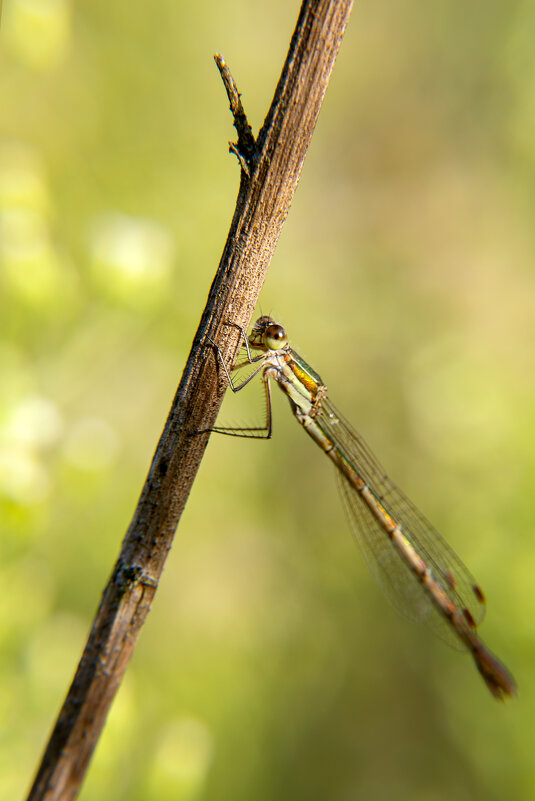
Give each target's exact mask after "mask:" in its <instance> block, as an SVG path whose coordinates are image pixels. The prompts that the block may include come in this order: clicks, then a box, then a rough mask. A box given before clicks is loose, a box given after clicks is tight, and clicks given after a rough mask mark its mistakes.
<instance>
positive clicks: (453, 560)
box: [316, 399, 485, 648]
mask: <svg viewBox="0 0 535 801" xmlns="http://www.w3.org/2000/svg"><path fill="white" fill-rule="evenodd" d="M316 420H317V422H318V423H319V424H320V425H321V427H322V428H323V429H324V430H325V433H326V434H327V436H328V437H329V438H330V439H331V440H332V441H333V442H334V443H335V444H336V445H337V446H338V447H339V448H340V450H341V451H342V452H343V453H344V455H345V456H346V457H347V458H348V459H349V461H350V462H351V463H352V465H353V467H354V469H355V470H356V472H357V473H358V474H359V475H360V477H361V478H362V479H363V481H364V482H365V483H366V484H367V486H368V487H369V488H370V490H371V491H372V493H373V494H374V495H375V497H376V498H377V500H378V501H379V502H380V504H381V506H382V507H384V509H385V510H386V512H387V513H388V514H389V515H390V517H391V518H392V519H393V520H394V522H395V523H396V524H397V525H399V526H400V527H401V529H402V532H403V534H404V536H405V537H406V538H407V539H408V540H409V542H410V544H411V545H412V547H413V548H414V549H415V551H416V552H417V554H418V555H419V556H420V558H421V559H422V560H423V561H424V562H425V563H426V565H427V566H428V567H429V568H430V569H431V571H432V574H433V577H434V579H435V581H436V582H438V584H439V585H440V586H441V588H442V589H443V590H444V592H445V593H446V595H447V596H448V597H449V599H450V600H451V601H452V602H453V603H454V604H455V605H456V606H457V608H458V609H459V610H460V611H461V612H462V613H463V614H464V616H465V617H466V618H467V620H468V621H469V622H470V623H471V625H473V626H474V627H475V626H476V625H477V624H478V623H480V622H481V620H482V619H483V616H484V613H485V599H484V596H483V593H482V591H481V589H480V588H479V585H478V584H477V582H476V580H475V579H474V577H473V576H472V574H471V573H470V571H469V570H468V568H467V567H466V566H465V565H464V564H463V563H462V561H461V560H460V559H459V557H458V556H457V555H456V553H455V552H454V551H453V549H452V548H451V547H450V546H449V545H448V544H447V542H446V541H445V540H444V539H443V538H442V537H441V536H440V534H439V533H438V532H437V531H436V530H435V529H434V528H433V526H432V525H431V523H430V522H429V521H428V520H427V519H426V518H425V517H424V515H423V514H422V513H421V512H420V511H419V510H418V509H417V508H416V506H414V504H413V503H412V502H411V501H410V500H409V499H408V498H407V497H406V496H405V495H404V494H403V493H402V492H401V490H400V489H398V487H397V486H396V485H395V484H394V482H393V481H391V480H390V479H389V478H388V476H387V475H386V473H385V471H384V469H383V468H382V466H381V465H380V463H379V462H378V461H377V459H376V458H375V456H374V455H373V454H372V452H371V450H370V449H369V447H368V446H367V444H366V443H365V442H364V440H363V439H362V438H361V437H360V436H359V435H358V434H357V433H356V432H355V431H354V430H353V428H352V427H351V426H350V424H349V423H348V422H347V421H346V420H345V419H344V418H343V417H342V415H340V413H339V412H338V411H337V410H336V409H335V407H334V406H333V405H332V404H331V402H330V401H329V400H328V399H326V400H325V401H323V402H322V405H321V408H320V410H319V412H318V414H317V417H316ZM337 473H338V480H339V485H340V492H341V495H342V498H343V501H344V505H345V508H346V511H347V514H348V517H349V522H350V525H351V528H352V531H353V533H354V534H355V537H356V539H357V541H358V543H359V545H360V547H361V548H362V550H363V552H364V556H365V558H366V561H367V562H368V564H369V566H370V569H371V571H372V573H373V574H374V575H375V577H376V578H377V579H378V581H379V583H380V585H381V586H382V587H383V588H384V590H385V592H386V595H387V596H388V597H389V599H390V600H391V601H392V602H393V604H394V606H396V608H397V609H399V610H400V612H402V613H403V614H404V615H406V616H408V617H411V618H413V619H417V620H420V621H423V622H425V623H427V624H428V625H430V626H431V627H432V628H433V629H434V630H435V631H436V633H437V634H438V635H439V636H440V637H442V639H444V640H446V641H447V642H448V643H449V644H450V645H453V646H454V647H456V648H462V647H463V646H462V644H461V642H460V640H459V638H458V637H457V635H456V634H455V631H454V629H453V628H452V627H451V625H450V623H449V621H448V620H447V618H446V617H445V616H444V615H443V614H441V613H440V612H439V611H438V609H437V607H436V606H435V604H434V603H433V602H432V601H431V599H430V598H429V595H428V594H427V592H426V590H425V589H424V587H423V586H422V584H421V583H420V582H419V581H418V579H417V577H416V576H415V575H414V573H413V572H412V571H411V569H410V568H409V566H408V565H407V564H406V562H405V561H404V559H403V557H402V556H401V554H400V553H399V551H398V550H397V549H396V548H395V547H394V545H393V544H392V542H391V540H390V538H389V537H388V535H387V533H386V532H385V530H384V529H383V528H382V527H381V525H380V523H379V522H378V521H377V519H376V518H375V517H374V515H373V514H372V512H371V511H370V509H369V507H368V506H367V504H366V503H365V501H364V500H363V499H362V497H361V495H360V494H359V492H358V491H357V490H356V489H355V488H354V487H353V485H352V484H351V483H350V482H349V481H348V480H347V479H346V478H345V477H344V476H343V475H342V473H340V471H337Z"/></svg>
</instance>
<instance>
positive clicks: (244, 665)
mask: <svg viewBox="0 0 535 801" xmlns="http://www.w3.org/2000/svg"><path fill="white" fill-rule="evenodd" d="M298 8H299V3H298V2H297V1H296V2H291V3H288V2H287V0H276V1H275V0H273V1H272V2H270V3H261V2H254V3H251V2H249V1H247V2H246V0H230V2H225V3H218V2H213V0H208V2H206V3H203V4H193V3H184V2H183V3H176V2H171V0H167V2H166V1H165V0H161V2H156V3H152V4H151V5H150V6H149V5H147V4H133V3H127V2H126V1H125V0H118V2H115V3H113V4H110V3H104V2H102V0H93V2H91V3H83V4H77V5H76V4H74V3H71V2H69V0H9V1H8V2H7V3H5V4H4V9H3V18H2V25H1V29H0V30H1V36H0V75H1V81H0V103H1V120H0V260H1V270H0V302H1V326H0V373H1V383H0V504H1V544H0V548H1V555H0V580H1V586H2V592H1V594H0V660H1V666H2V682H1V683H0V742H1V748H0V798H1V799H9V800H10V801H11V799H15V798H21V797H22V796H23V795H24V793H25V791H26V790H27V788H28V786H29V784H30V782H31V780H32V777H33V774H34V771H35V769H36V766H37V762H38V760H39V758H40V756H41V753H42V749H43V747H44V744H45V741H46V738H47V736H48V732H49V730H50V727H51V726H52V724H53V721H54V720H55V717H56V714H57V712H58V709H59V707H60V704H61V702H62V700H63V698H64V695H65V691H66V688H67V686H68V683H69V682H70V679H71V677H72V674H73V671H74V669H75V666H76V664H77V661H78V659H79V656H80V653H81V649H82V647H83V644H84V642H85V639H86V636H87V633H88V629H89V626H90V623H91V620H92V616H93V614H94V611H95V608H96V606H97V604H98V601H99V597H100V593H101V591H102V588H103V587H104V585H105V582H106V580H107V578H108V575H109V572H110V570H111V566H112V564H113V562H114V559H115V557H116V556H117V553H118V550H119V547H120V542H121V539H122V537H123V534H124V532H125V530H126V528H127V525H128V523H129V520H130V517H131V514H132V511H133V509H134V506H135V503H136V501H137V497H138V494H139V491H140V488H141V486H142V483H143V480H144V478H145V475H146V471H147V469H148V466H149V463H150V459H151V456H152V453H153V450H154V447H155V444H156V441H157V438H158V436H159V434H160V432H161V429H162V427H163V424H164V421H165V417H166V414H167V411H168V408H169V406H170V403H171V399H172V397H173V393H174V391H175V388H176V385H177V383H178V380H179V378H180V375H181V371H182V368H183V365H184V361H185V357H186V355H187V353H188V350H189V346H190V343H191V340H192V337H193V334H194V331H195V329H196V326H197V324H198V320H199V317H200V312H201V310H202V308H203V304H204V302H205V299H206V296H207V292H208V289H209V286H210V283H211V281H212V277H213V274H214V271H215V268H216V266H217V263H218V260H219V257H220V254H221V251H222V248H223V244H224V241H225V237H226V234H227V230H228V226H229V223H230V219H231V215H232V212H233V209H234V203H235V197H236V192H237V186H238V178H239V173H238V167H237V163H236V160H235V159H234V158H233V157H230V156H229V155H228V154H227V141H228V139H229V138H232V137H233V136H234V130H233V128H232V126H231V118H230V114H229V112H228V104H227V99H226V96H225V93H224V89H223V86H222V84H221V80H220V78H219V75H218V72H217V69H216V67H215V65H214V63H213V60H212V55H213V53H214V51H216V50H222V52H223V53H224V54H225V56H226V58H227V60H228V62H229V64H230V67H231V69H232V71H233V73H234V76H235V78H236V80H237V82H238V85H239V88H240V91H241V92H242V93H243V100H244V103H245V107H246V110H247V113H248V115H249V119H250V122H251V124H252V125H253V127H254V129H255V130H258V128H259V126H260V125H261V123H262V121H263V117H264V114H265V113H266V111H267V109H268V105H269V103H270V101H271V98H272V94H273V91H274V88H275V84H276V81H277V79H278V76H279V73H280V69H281V66H282V63H283V60H284V57H285V54H286V50H287V46H288V42H289V38H290V35H291V32H292V30H293V26H294V24H295V20H296V18H297V13H298ZM534 25H535V12H534V6H533V3H529V2H508V1H507V0H496V2H494V3H491V4H489V3H487V2H483V0H472V2H468V3H455V2H453V0H436V2H434V3H429V4H425V3H421V2H416V0H405V2H384V0H383V1H382V2H381V0H379V2H371V0H368V1H366V0H361V2H360V3H357V4H356V7H355V9H354V12H353V17H352V20H351V23H350V26H349V29H348V31H347V34H346V37H345V40H344V43H343V46H342V50H341V53H340V56H339V59H338V62H337V65H336V68H335V71H334V73H333V77H332V81H331V85H330V88H329V91H328V94H327V98H326V101H325V104H324V108H323V110H322V114H321V117H320V121H319V124H318V128H317V131H316V134H315V137H314V140H313V143H312V147H311V149H310V153H309V157H308V159H307V161H306V163H305V167H304V170H303V174H302V179H301V183H300V186H299V189H298V192H297V195H296V198H295V202H294V204H293V208H292V210H291V213H290V215H289V218H288V221H287V224H286V226H285V229H284V232H283V235H282V237H281V241H280V244H279V246H278V249H277V252H276V255H275V258H274V260H273V264H272V268H271V271H270V273H269V277H268V279H267V281H266V284H265V287H264V290H263V293H262V296H261V311H262V312H263V313H271V314H272V315H274V316H276V317H277V318H279V319H280V320H281V321H282V322H283V323H284V325H285V326H286V328H287V330H288V332H289V334H290V336H291V338H292V341H293V342H294V343H295V345H296V347H297V349H298V350H299V351H300V352H302V353H303V355H304V356H305V357H306V358H307V359H308V360H309V362H310V363H311V364H312V365H313V366H314V367H315V369H316V370H318V371H319V372H320V374H321V375H322V377H323V378H324V380H325V381H326V383H327V384H328V386H329V387H330V389H331V396H332V398H333V399H334V401H335V402H336V404H337V405H338V406H339V408H340V409H341V410H342V411H344V413H345V414H346V416H347V417H348V418H349V419H350V420H351V421H352V422H353V423H354V424H355V426H356V427H357V429H358V430H359V431H360V432H361V433H363V434H364V435H365V436H366V438H367V440H368V441H369V442H370V443H371V444H372V446H373V448H374V450H375V451H376V453H377V454H378V455H379V457H380V459H381V460H382V461H383V463H384V464H385V465H386V466H387V468H388V470H389V472H390V473H391V475H392V476H393V477H394V478H395V479H396V480H397V481H398V483H400V484H401V486H402V487H403V488H404V489H405V490H406V492H407V493H408V494H409V495H410V496H411V497H412V498H413V499H414V500H415V501H416V503H417V504H418V505H419V506H420V507H421V508H422V509H423V510H424V511H425V513H426V514H427V515H428V516H429V517H430V518H431V519H432V520H433V521H434V522H435V524H436V526H437V528H439V530H441V531H442V532H444V534H445V536H446V538H447V539H448V540H449V542H450V543H451V544H452V545H453V547H454V548H455V549H456V550H457V551H458V552H459V554H460V555H461V557H462V558H463V560H464V561H465V562H466V563H467V564H468V565H469V566H470V567H471V569H472V570H473V572H474V573H475V575H476V576H477V578H478V580H479V581H480V583H481V585H482V586H483V587H484V589H485V591H486V593H487V596H488V601H489V613H488V619H487V621H486V623H485V624H484V626H483V629H482V635H483V639H484V640H486V641H488V643H489V645H490V646H491V648H492V649H493V650H495V651H496V653H497V654H498V655H499V656H500V657H502V658H503V659H504V661H505V662H506V663H507V664H508V665H509V666H510V667H511V669H512V671H513V672H514V673H515V675H516V678H517V680H518V682H519V688H520V690H519V698H518V700H517V701H512V702H509V703H507V704H505V705H499V704H497V703H496V702H495V701H493V699H492V698H491V696H490V695H489V693H488V691H487V690H486V688H485V686H484V685H483V682H482V681H481V680H480V678H479V676H478V675H477V673H476V670H475V668H474V667H473V665H472V662H471V660H470V659H469V658H468V657H467V656H460V655H459V654H457V653H455V652H454V651H453V650H451V649H449V648H447V647H446V646H444V645H443V644H442V643H441V642H440V641H438V640H435V639H434V638H433V637H432V636H431V635H430V634H428V632H427V630H425V629H423V628H420V627H418V626H415V625H412V624H410V623H407V622H405V621H404V620H403V618H402V617H400V616H398V615H397V614H396V613H395V611H393V610H392V608H391V607H390V605H389V604H388V603H387V601H385V599H384V597H383V595H382V593H381V592H380V590H379V589H378V588H377V587H376V585H375V583H374V582H373V579H372V578H371V577H370V575H369V574H368V571H367V568H366V566H365V564H364V561H363V559H362V558H361V555H360V553H359V552H358V550H357V549H356V548H355V546H354V543H353V542H352V538H351V535H350V533H349V530H348V527H347V525H346V522H345V520H344V516H343V512H342V508H341V503H340V502H339V498H338V497H337V493H336V489H335V481H334V477H333V475H332V469H331V467H330V465H329V463H328V460H327V459H325V458H324V457H322V455H321V453H320V452H319V451H317V449H316V448H315V446H314V444H313V443H312V442H311V441H309V440H308V438H307V437H306V436H305V435H304V434H303V432H302V431H301V430H300V429H299V426H298V425H296V423H295V421H294V420H293V419H292V417H291V414H290V413H289V410H288V408H287V403H286V401H285V400H284V399H282V398H280V399H279V398H278V397H276V398H275V434H274V439H273V440H272V441H271V442H247V441H243V440H241V441H240V440H232V439H230V438H225V437H219V438H217V437H212V440H211V442H210V445H209V448H208V450H207V453H206V457H205V459H204V462H203V464H202V467H201V471H200V474H199V477H198V480H197V481H196V483H195V486H194V489H193V492H192V495H191V498H190V501H189V503H188V506H187V509H186V512H185V514H184V516H183V519H182V522H181V525H180V528H179V532H178V536H177V538H176V542H175V546H174V549H173V551H172V553H171V554H170V556H169V559H168V563H167V567H166V571H165V573H164V576H163V580H162V583H161V586H160V589H159V592H158V594H157V597H156V600H155V603H154V606H153V610H152V612H151V614H150V616H149V618H148V620H147V623H146V626H145V628H144V630H143V633H142V636H141V639H140V641H139V644H138V647H137V649H136V652H135V655H134V657H133V660H132V663H131V665H130V667H129V669H128V672H127V675H126V678H125V681H124V684H123V686H122V688H121V690H120V692H119V695H118V697H117V699H116V702H115V704H114V706H113V709H112V712H111V714H110V717H109V720H108V724H107V727H106V730H105V733H104V735H103V738H102V740H101V742H100V744H99V747H98V749H97V752H96V755H95V758H94V761H93V763H92V765H91V768H90V771H89V774H88V777H87V780H86V782H85V785H84V788H83V791H82V793H81V798H82V799H83V801H93V799H95V800H96V799H98V800H99V801H111V799H114V801H118V800H119V799H133V800H134V801H137V800H138V799H139V800H140V801H141V799H143V801H152V799H158V801H168V800H169V801H170V800H171V799H173V801H182V800H189V799H207V800H209V801H219V799H221V800H223V799H225V800H226V799H229V798H232V799H233V800H234V801H240V800H241V799H244V800H245V799H252V798H254V799H256V801H261V800H262V799H266V800H267V799H274V798H277V799H292V800H295V799H306V800H307V801H315V800H316V799H318V801H320V799H321V800H322V801H325V800H326V799H328V800H329V801H330V800H331V799H332V800H333V801H335V800H336V801H348V799H360V798H362V799H366V800H367V801H383V799H384V800H385V801H392V800H393V799H395V800H396V801H404V800H405V799H411V801H415V800H417V799H425V800H426V801H443V800H446V799H452V798H455V799H456V800H457V801H464V799H470V800H471V801H474V799H490V800H491V801H492V800H493V799H504V798H507V799H526V800H527V799H533V797H535V765H534V760H533V737H534V733H535V726H534V721H535V688H534V679H535V676H534V667H535V647H534V646H535V639H534V635H535V593H534V590H533V586H534V585H533V576H534V575H535V538H534V507H535V502H534V489H533V487H534V478H535V447H534V442H535V416H534V405H535V371H534V367H535V305H534V300H535V270H534V267H533V264H534V259H535V228H534V226H533V212H534V189H535V137H534V135H533V131H534V124H535V106H534V104H533V97H534V90H535V77H534V76H535V48H534V47H533V30H534ZM279 394H280V393H279ZM250 398H251V399H250V405H249V400H247V404H248V405H247V408H246V409H243V407H242V406H241V405H240V403H239V400H237V401H236V405H235V404H234V398H230V399H227V401H226V402H225V408H224V411H223V413H222V417H221V420H222V421H223V420H224V422H226V423H227V424H229V423H230V424H231V423H232V422H240V417H241V416H244V417H245V419H247V420H250V421H252V420H258V417H259V415H260V416H261V414H262V403H261V401H260V400H259V395H258V394H256V393H255V392H253V391H252V392H251V393H250ZM238 409H239V411H238Z"/></svg>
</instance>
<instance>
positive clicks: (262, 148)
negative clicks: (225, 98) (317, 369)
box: [28, 0, 352, 801]
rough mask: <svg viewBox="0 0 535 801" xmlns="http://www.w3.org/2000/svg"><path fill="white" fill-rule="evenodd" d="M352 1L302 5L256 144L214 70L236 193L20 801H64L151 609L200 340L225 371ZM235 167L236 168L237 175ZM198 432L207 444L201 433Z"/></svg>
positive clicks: (197, 417)
mask: <svg viewBox="0 0 535 801" xmlns="http://www.w3.org/2000/svg"><path fill="white" fill-rule="evenodd" d="M351 7H352V0H303V4H302V6H301V10H300V13H299V18H298V21H297V25H296V28H295V31H294V34H293V37H292V41H291V44H290V49H289V52H288V56H287V58H286V62H285V64H284V67H283V70H282V73H281V77H280V79H279V83H278V85H277V88H276V91H275V96H274V99H273V101H272V104H271V107H270V109H269V112H268V115H267V117H266V121H265V123H264V125H263V127H262V129H261V131H260V134H259V136H258V139H257V141H256V142H255V141H254V138H253V135H252V133H251V129H250V127H249V125H248V123H247V118H246V116H245V113H244V112H243V108H242V106H241V102H240V101H239V95H238V93H237V90H236V91H235V93H234V89H233V88H232V87H234V88H235V84H234V82H233V81H232V79H231V78H230V80H228V78H229V76H230V73H229V72H228V68H227V67H226V65H225V64H224V61H223V60H222V59H220V63H218V66H219V68H220V70H221V72H222V74H223V77H224V80H225V85H226V86H227V90H228V89H229V87H231V90H232V91H231V93H230V94H229V97H230V99H231V108H232V112H233V115H234V122H235V125H236V129H237V130H238V143H237V145H235V150H234V152H236V153H237V154H238V155H239V157H240V163H241V164H242V168H243V169H242V173H241V181H240V189H239V193H238V199H237V204H236V209H235V212H234V215H233V219H232V223H231V226H230V231H229V234H228V238H227V242H226V245H225V248H224V250H223V255H222V257H221V261H220V264H219V267H218V270H217V273H216V276H215V278H214V281H213V283H212V286H211V289H210V292H209V295H208V300H207V303H206V307H205V309H204V311H203V313H202V316H201V321H200V324H199V327H198V330H197V333H196V334H195V337H194V340H193V345H192V348H191V352H190V355H189V358H188V361H187V363H186V366H185V369H184V373H183V375H182V379H181V381H180V385H179V387H178V390H177V393H176V395H175V398H174V400H173V404H172V406H171V411H170V412H169V416H168V418H167V422H166V423H165V427H164V430H163V433H162V435H161V437H160V441H159V443H158V445H157V448H156V452H155V454H154V457H153V460H152V464H151V466H150V469H149V473H148V476H147V479H146V481H145V485H144V487H143V489H142V492H141V496H140V499H139V502H138V504H137V507H136V510H135V512H134V516H133V518H132V522H131V523H130V526H129V528H128V531H127V533H126V536H125V538H124V541H123V544H122V548H121V552H120V554H119V558H118V560H117V562H116V564H115V566H114V568H113V570H112V573H111V578H110V580H109V582H108V584H107V586H106V588H105V590H104V593H103V596H102V600H101V603H100V606H99V608H98V611H97V614H96V617H95V620H94V622H93V626H92V628H91V632H90V634H89V639H88V641H87V644H86V647H85V650H84V652H83V655H82V658H81V660H80V664H79V665H78V669H77V671H76V674H75V677H74V680H73V683H72V685H71V687H70V689H69V692H68V694H67V697H66V699H65V702H64V704H63V707H62V709H61V711H60V714H59V717H58V720H57V722H56V725H55V727H54V729H53V731H52V734H51V736H50V739H49V742H48V745H47V747H46V750H45V753H44V756H43V759H42V762H41V765H40V767H39V769H38V772H37V776H36V778H35V782H34V784H33V787H32V789H31V791H30V794H29V797H28V798H29V801H43V800H44V799H46V800H47V801H60V800H61V801H70V799H74V798H75V797H76V796H77V794H78V791H79V789H80V786H81V784H82V781H83V779H84V776H85V773H86V770H87V768H88V765H89V762H90V759H91V757H92V754H93V751H94V749H95V746H96V744H97V742H98V739H99V737H100V734H101V731H102V728H103V726H104V723H105V720H106V715H107V713H108V710H109V708H110V705H111V703H112V701H113V698H114V696H115V693H116V692H117V689H118V687H119V685H120V682H121V679H122V676H123V674H124V671H125V669H126V666H127V664H128V661H129V659H130V656H131V655H132V651H133V649H134V646H135V643H136V640H137V637H138V634H139V632H140V629H141V626H142V625H143V622H144V620H145V618H146V616H147V613H148V611H149V609H150V606H151V602H152V599H153V597H154V593H155V591H156V587H157V585H158V581H159V578H160V575H161V573H162V570H163V566H164V563H165V560H166V557H167V554H168V552H169V549H170V548H171V544H172V541H173V537H174V533H175V530H176V527H177V525H178V521H179V519H180V516H181V514H182V511H183V509H184V506H185V504H186V500H187V498H188V495H189V492H190V489H191V486H192V483H193V480H194V478H195V475H196V473H197V470H198V467H199V464H200V461H201V458H202V455H203V453H204V449H205V447H206V444H207V441H208V436H209V434H208V433H206V432H207V430H208V429H210V428H211V427H212V426H213V425H214V423H215V419H216V417H217V413H218V411H219V407H220V405H221V401H222V399H223V394H224V390H225V387H226V381H225V380H224V378H223V379H222V377H221V376H220V374H219V369H218V368H219V365H218V362H217V359H216V357H215V354H214V353H213V349H212V348H211V347H209V346H207V341H208V340H207V336H208V337H210V338H211V339H212V340H214V341H215V342H217V344H218V346H219V348H220V350H221V353H222V356H223V358H224V359H225V360H226V362H227V363H232V360H233V358H234V356H235V352H236V349H237V345H238V329H237V328H236V327H233V326H228V325H224V323H226V322H229V321H231V322H232V323H235V324H236V325H237V326H241V327H243V328H247V327H248V326H249V323H250V319H251V315H252V312H253V310H254V307H255V305H256V302H257V299H258V295H259V293H260V289H261V287H262V284H263V281H264V278H265V275H266V271H267V268H268V266H269V263H270V261H271V257H272V254H273V251H274V249H275V246H276V243H277V240H278V237H279V234H280V231H281V229H282V225H283V223H284V220H285V218H286V215H287V213H288V210H289V207H290V204H291V201H292V198H293V195H294V192H295V189H296V186H297V182H298V179H299V174H300V172H301V167H302V164H303V161H304V158H305V155H306V151H307V148H308V145H309V143H310V139H311V137H312V133H313V130H314V126H315V124H316V120H317V118H318V114H319V111H320V108H321V104H322V101H323V97H324V94H325V91H326V88H327V85H328V82H329V77H330V73H331V70H332V68H333V65H334V61H335V58H336V55H337V53H338V49H339V46H340V43H341V40H342V36H343V33H344V30H345V27H346V25H347V22H348V19H349V15H350V12H351ZM244 165H245V166H244ZM199 432H205V433H200V434H199Z"/></svg>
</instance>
